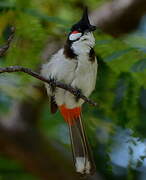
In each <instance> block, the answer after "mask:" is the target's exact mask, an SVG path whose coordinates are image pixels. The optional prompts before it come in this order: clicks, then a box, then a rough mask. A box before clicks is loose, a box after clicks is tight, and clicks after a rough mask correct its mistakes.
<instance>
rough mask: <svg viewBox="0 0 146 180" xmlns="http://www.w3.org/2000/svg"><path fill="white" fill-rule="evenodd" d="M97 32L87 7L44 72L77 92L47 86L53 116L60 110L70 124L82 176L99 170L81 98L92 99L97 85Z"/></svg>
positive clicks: (78, 170)
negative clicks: (86, 128)
mask: <svg viewBox="0 0 146 180" xmlns="http://www.w3.org/2000/svg"><path fill="white" fill-rule="evenodd" d="M95 30H96V26H94V25H91V24H90V20H89V17H88V8H87V7H85V8H84V10H83V15H82V17H81V19H80V20H79V21H78V22H77V23H75V24H74V25H73V26H72V27H71V29H70V32H69V33H68V35H67V40H66V42H65V44H64V46H63V48H61V49H60V50H58V51H57V53H55V54H54V55H52V57H51V58H50V59H49V60H48V62H47V63H45V64H43V65H42V69H41V74H42V75H43V76H44V77H45V78H48V79H51V80H52V81H53V80H54V81H59V82H62V83H65V84H67V85H70V86H71V87H73V88H76V89H77V90H78V91H77V92H78V95H79V96H76V97H75V96H74V95H73V94H71V93H70V92H69V91H67V90H64V89H61V88H58V87H54V86H53V85H50V84H47V83H45V87H46V90H47V94H48V96H49V99H50V111H51V113H52V114H54V113H56V112H57V110H59V111H60V113H61V115H62V116H63V118H64V120H65V122H66V123H67V125H68V128H69V135H70V141H71V147H72V154H73V162H74V167H75V171H76V172H77V173H79V174H80V175H81V176H88V175H92V174H94V173H95V171H96V166H95V162H94V159H93V154H92V150H91V146H90V144H89V142H88V138H87V135H86V132H85V126H84V122H83V116H82V105H83V103H84V100H82V99H80V98H79V97H80V94H81V93H82V94H83V95H84V96H86V97H89V96H90V94H91V93H92V92H93V90H94V89H95V85H96V76H97V68H98V63H97V58H96V55H95V51H94V49H93V48H94V46H95V38H94V35H93V31H95Z"/></svg>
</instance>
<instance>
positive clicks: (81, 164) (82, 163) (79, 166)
mask: <svg viewBox="0 0 146 180" xmlns="http://www.w3.org/2000/svg"><path fill="white" fill-rule="evenodd" d="M75 166H76V171H77V172H79V173H81V174H85V173H86V174H90V170H91V166H90V162H89V161H88V159H87V158H85V157H76V162H75Z"/></svg>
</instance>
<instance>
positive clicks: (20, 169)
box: [0, 0, 146, 180]
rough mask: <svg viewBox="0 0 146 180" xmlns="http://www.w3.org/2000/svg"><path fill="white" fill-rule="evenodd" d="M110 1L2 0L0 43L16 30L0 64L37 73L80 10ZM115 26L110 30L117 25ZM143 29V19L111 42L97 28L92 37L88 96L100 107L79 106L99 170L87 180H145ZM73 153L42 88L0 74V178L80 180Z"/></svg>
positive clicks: (16, 75)
mask: <svg viewBox="0 0 146 180" xmlns="http://www.w3.org/2000/svg"><path fill="white" fill-rule="evenodd" d="M107 2H109V1H106V0H62V1H57V0H56V1H55V0H25V1H22V0H0V44H1V46H2V45H3V44H5V41H6V40H7V38H8V36H9V34H10V27H11V26H14V27H15V28H16V32H15V37H14V40H13V42H12V44H11V46H10V48H9V50H8V52H7V53H6V55H5V56H3V57H0V67H6V66H12V65H21V66H24V67H28V68H31V69H33V70H35V71H37V72H39V71H40V68H41V64H43V63H44V62H46V61H47V60H48V58H49V57H50V56H51V55H52V54H53V53H55V52H56V51H57V50H58V49H59V48H60V47H62V46H63V43H64V42H65V39H66V35H67V33H68V32H69V28H70V27H71V25H72V24H74V23H75V22H76V21H78V20H79V19H80V17H81V14H82V9H83V7H84V6H85V5H87V6H88V7H89V10H90V12H93V11H98V8H99V9H100V7H101V6H104V5H105V3H107ZM116 2H117V3H120V0H116V1H115V3H116ZM123 2H126V0H125V1H123ZM127 2H128V0H127ZM133 2H134V1H133ZM137 8H139V7H137ZM138 10H139V11H141V9H140V8H139V9H138ZM113 13H114V12H113ZM134 13H137V12H134ZM91 15H92V13H91ZM91 19H92V16H91ZM93 19H96V17H94V18H93ZM131 19H132V17H131ZM103 20H104V19H103ZM124 21H125V24H126V26H128V25H129V24H128V22H127V21H126V19H124ZM132 21H134V20H131V22H132ZM95 24H96V22H95ZM97 24H98V23H97ZM112 28H113V33H114V32H115V31H116V29H115V31H114V28H116V27H114V26H113V27H112ZM121 30H122V28H121ZM145 32H146V17H145V16H142V15H141V18H140V19H139V23H138V25H137V26H136V28H135V29H134V31H132V32H128V33H127V34H124V35H120V36H118V32H117V31H116V33H117V34H116V38H115V35H114V36H113V34H112V33H111V32H109V33H108V30H107V31H104V28H103V29H102V27H101V28H100V27H99V28H98V30H97V31H96V32H95V37H96V46H95V51H96V54H98V55H100V57H101V58H100V60H99V62H98V63H99V68H98V77H97V85H96V90H95V91H94V93H93V94H92V96H91V99H92V100H94V101H96V102H98V103H99V104H100V106H99V107H92V106H91V105H89V104H84V107H83V112H84V113H83V117H84V121H85V124H86V129H87V134H88V137H89V140H90V143H91V145H92V150H93V154H94V159H95V162H96V166H97V175H96V176H94V177H90V178H89V179H101V180H102V179H105V180H114V179H115V180H116V179H117V178H118V179H119V180H134V179H139V180H145V179H146V159H145V158H146V34H145ZM71 156H72V155H71V149H70V141H69V137H68V129H67V126H66V124H65V122H64V120H63V118H62V117H61V116H60V113H59V112H57V113H56V114H55V115H51V114H50V111H49V101H48V98H47V95H46V91H45V88H44V85H43V83H42V82H40V81H39V80H37V79H35V78H33V77H31V76H28V75H27V74H24V73H10V74H8V73H3V74H1V75H0V180H9V179H11V180H26V179H27V180H38V179H44V180H46V179H52V180H57V179H60V178H63V179H64V180H65V179H68V180H70V179H78V177H77V176H76V175H75V173H74V169H73V165H72V157H71Z"/></svg>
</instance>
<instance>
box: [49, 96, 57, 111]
mask: <svg viewBox="0 0 146 180" xmlns="http://www.w3.org/2000/svg"><path fill="white" fill-rule="evenodd" d="M50 110H51V113H52V114H55V113H56V112H57V110H58V106H57V104H56V101H55V96H51V97H50Z"/></svg>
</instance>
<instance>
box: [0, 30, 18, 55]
mask: <svg viewBox="0 0 146 180" xmlns="http://www.w3.org/2000/svg"><path fill="white" fill-rule="evenodd" d="M10 30H11V33H10V35H9V37H8V39H7V41H6V44H5V45H3V46H2V47H1V48H0V57H2V56H4V54H5V53H6V51H7V50H8V49H9V47H10V43H11V42H12V40H13V37H14V33H15V28H14V27H11V29H10Z"/></svg>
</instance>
